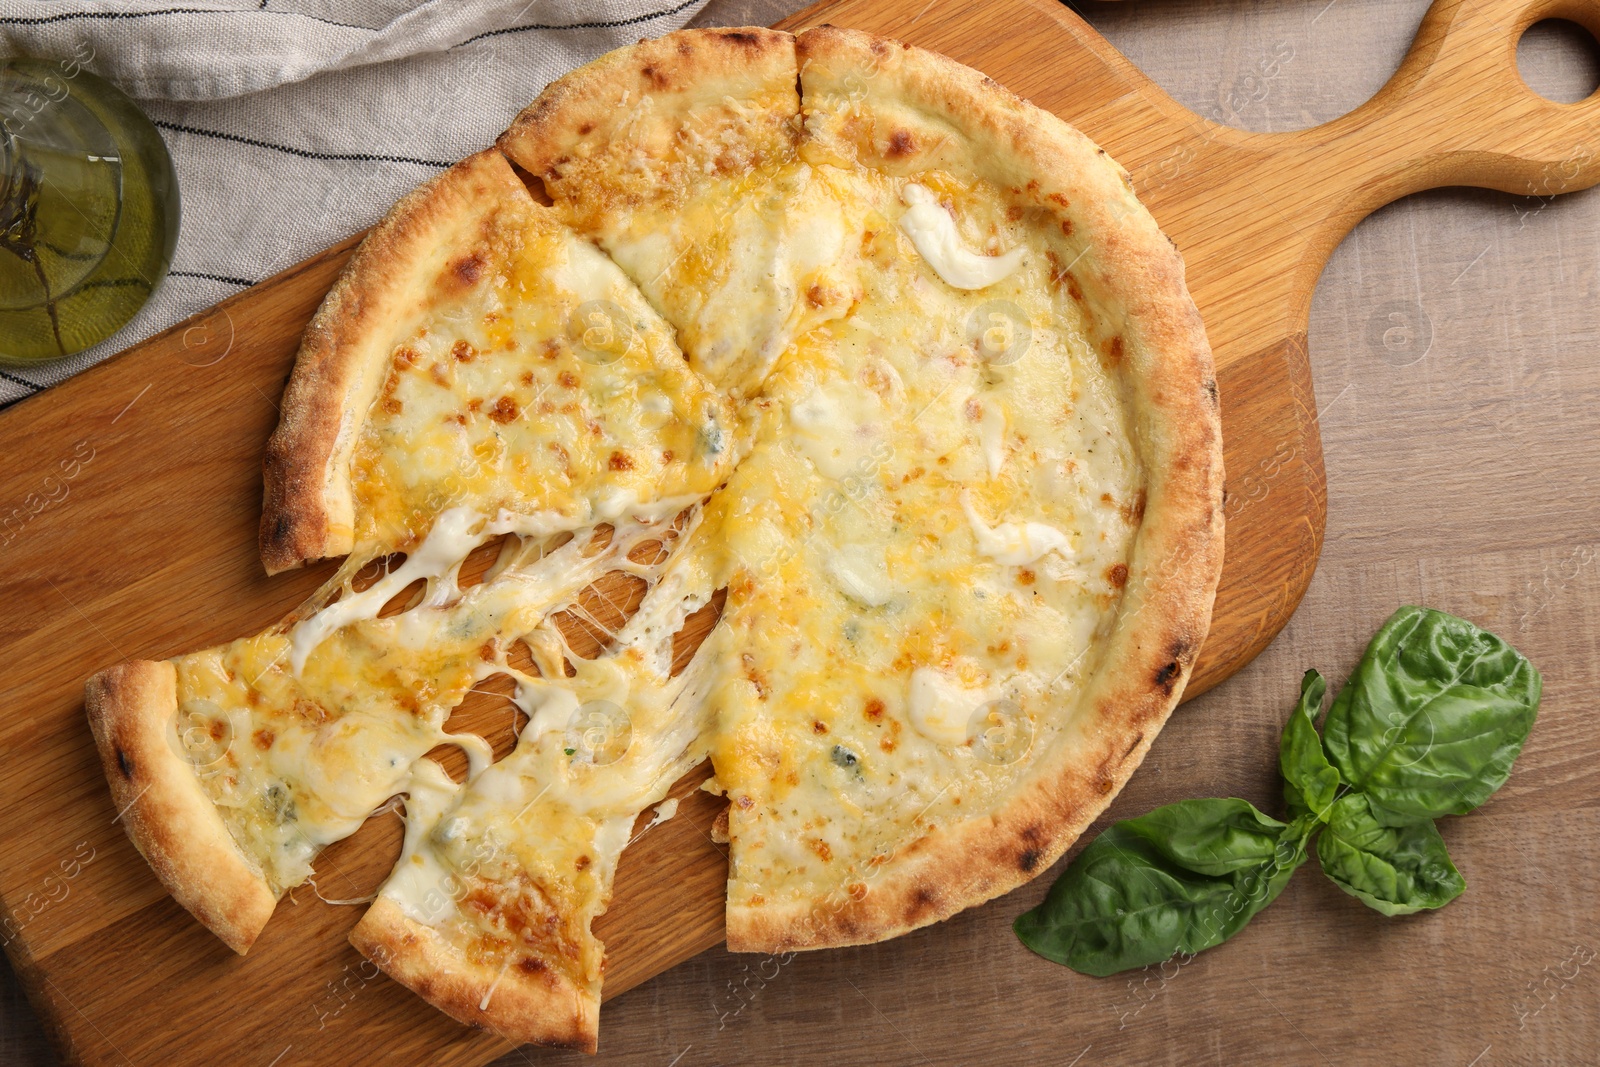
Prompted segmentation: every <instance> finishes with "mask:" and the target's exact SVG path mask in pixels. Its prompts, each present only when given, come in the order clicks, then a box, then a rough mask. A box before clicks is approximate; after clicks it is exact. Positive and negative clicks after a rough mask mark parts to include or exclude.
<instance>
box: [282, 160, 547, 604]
mask: <svg viewBox="0 0 1600 1067" xmlns="http://www.w3.org/2000/svg"><path fill="white" fill-rule="evenodd" d="M507 198H515V199H521V200H524V201H526V200H529V194H528V191H527V189H526V187H525V186H523V184H522V182H521V180H520V179H518V178H517V176H516V173H515V172H514V171H513V170H512V169H511V166H510V164H508V163H507V162H506V159H505V157H504V156H502V155H501V154H500V153H499V152H497V151H494V150H493V149H490V150H487V151H484V152H479V153H478V154H476V155H473V156H468V157H467V158H466V159H464V160H462V161H461V162H460V163H457V164H456V165H455V166H453V167H451V168H450V169H449V170H447V171H445V172H444V173H443V174H440V175H439V176H438V177H436V178H434V179H433V180H432V181H430V182H427V183H426V184H424V185H422V186H420V187H418V188H417V189H416V190H414V191H413V192H411V193H410V194H408V195H407V196H406V197H404V198H403V199H402V200H401V201H400V202H399V203H398V204H396V205H395V206H394V207H393V208H392V209H391V210H390V212H389V214H387V215H385V216H384V218H383V221H382V222H380V223H379V224H378V225H377V226H376V227H375V228H374V229H373V230H372V232H371V233H369V234H368V235H367V237H366V239H365V240H364V241H362V242H361V246H360V248H358V249H357V250H356V254H355V256H354V258H352V259H351V260H350V262H349V264H347V265H346V266H345V269H344V272H343V273H341V274H340V275H339V280H338V281H337V282H335V283H334V286H333V288H332V289H331V290H330V291H329V293H328V296H327V298H326V299H325V300H323V302H322V307H321V308H320V309H319V310H318V311H317V314H316V317H315V318H313V319H312V320H311V323H310V325H308V326H307V327H306V332H305V336H304V338H303V339H302V340H301V343H300V352H299V354H298V355H297V356H296V357H295V365H294V372H293V373H292V374H291V375H290V378H289V384H288V386H287V387H286V388H285V389H284V394H283V404H282V415H281V417H280V419H279V422H278V428H277V430H276V432H274V433H273V435H272V438H271V440H269V441H268V442H267V453H266V458H265V459H264V460H263V462H262V467H263V475H264V480H265V492H264V494H263V501H262V506H261V561H262V562H263V563H264V564H265V565H266V568H267V573H268V574H277V573H279V572H280V571H285V570H289V569H291V568H294V567H299V566H302V565H303V564H305V563H308V562H310V561H312V560H318V559H323V558H326V557H329V556H338V555H343V554H344V553H347V552H349V551H350V549H351V547H352V545H353V541H354V528H355V504H354V499H353V494H352V489H351V481H350V456H351V453H352V452H353V451H354V449H355V445H356V440H357V438H358V437H359V435H360V431H361V426H362V423H363V421H364V419H365V417H366V412H367V409H368V408H369V407H371V405H372V401H373V398H374V397H375V396H376V395H377V392H378V390H379V388H380V387H381V386H382V383H383V378H384V375H385V374H386V373H387V370H388V367H389V365H390V360H391V358H392V355H393V351H392V350H393V347H394V345H395V343H396V342H397V341H398V340H399V339H400V337H401V336H403V334H404V331H405V330H406V328H407V326H408V325H409V324H410V323H411V322H412V321H414V320H415V318H416V317H417V316H418V315H420V314H421V313H422V312H423V311H424V310H425V306H424V302H425V299H426V296H427V293H428V291H429V289H428V284H429V283H430V282H431V281H432V279H433V278H434V277H436V276H437V275H438V274H439V273H440V272H441V271H443V270H444V269H445V268H446V267H447V266H449V265H451V264H454V263H460V264H463V266H462V270H463V271H468V270H469V268H470V266H471V262H472V261H471V253H472V252H473V251H475V243H476V242H477V240H478V239H479V237H480V230H481V222H482V220H483V219H484V218H485V217H486V216H487V215H488V214H490V213H491V212H492V211H493V210H494V208H495V206H496V205H498V204H501V203H504V202H505V200H506V199H507Z"/></svg>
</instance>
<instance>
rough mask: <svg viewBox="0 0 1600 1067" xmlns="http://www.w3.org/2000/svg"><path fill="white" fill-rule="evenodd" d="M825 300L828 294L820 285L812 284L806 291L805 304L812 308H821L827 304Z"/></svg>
mask: <svg viewBox="0 0 1600 1067" xmlns="http://www.w3.org/2000/svg"><path fill="white" fill-rule="evenodd" d="M827 300H828V292H827V290H825V289H823V288H822V286H820V285H816V284H813V285H812V286H811V288H809V289H807V290H806V303H808V304H810V305H811V306H812V307H814V308H819V307H821V306H822V305H823V304H825V303H827Z"/></svg>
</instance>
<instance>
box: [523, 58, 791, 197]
mask: <svg viewBox="0 0 1600 1067" xmlns="http://www.w3.org/2000/svg"><path fill="white" fill-rule="evenodd" d="M795 79H796V68H795V38H794V35H793V34H790V33H786V32H784V31H783V30H770V29H766V28H765V27H760V26H742V27H726V28H718V29H692V30H678V31H676V32H674V33H669V34H666V35H665V36H662V37H658V38H654V39H648V38H647V39H645V40H642V41H640V42H639V43H638V44H635V45H629V46H627V47H625V48H618V49H616V50H615V51H612V52H607V53H606V54H605V55H603V56H600V57H599V58H598V59H595V60H593V61H592V62H589V63H586V64H584V65H583V66H581V67H579V68H577V69H576V70H573V71H571V72H569V73H567V74H564V75H562V76H561V77H560V78H557V79H556V80H555V81H553V82H551V83H550V84H549V85H547V86H546V87H545V89H544V91H543V92H541V93H540V94H539V95H538V97H537V98H536V99H535V100H534V101H533V103H531V104H529V105H528V106H527V107H525V108H523V109H522V111H521V112H520V113H519V114H518V115H517V117H516V119H515V120H513V121H512V123H511V125H510V127H508V128H507V129H506V131H505V132H504V133H503V134H501V135H500V139H499V140H498V141H497V142H496V144H497V145H498V147H499V148H500V150H501V151H502V152H504V153H505V154H506V155H507V156H508V157H510V159H511V161H512V162H513V163H515V164H516V165H517V166H519V167H521V168H522V169H524V170H526V171H528V172H529V173H530V174H532V175H535V176H537V177H540V178H543V177H544V176H545V175H546V174H548V173H549V172H550V171H551V169H552V168H554V167H557V166H559V165H560V164H561V163H563V162H565V159H566V157H567V156H568V154H569V153H570V152H571V151H572V150H573V148H574V147H575V146H577V145H578V144H579V143H580V142H582V141H583V140H584V139H585V138H598V137H600V136H601V135H602V134H604V133H605V132H607V131H608V130H609V129H611V128H614V127H615V125H616V124H617V123H618V122H619V121H623V120H627V119H628V118H629V117H630V113H629V111H628V109H627V106H626V102H627V101H630V100H633V99H639V98H643V97H645V96H649V97H652V98H653V99H654V100H655V102H656V103H657V104H658V105H659V104H666V105H667V106H666V107H663V108H662V109H661V110H660V111H658V112H657V113H656V114H655V115H654V116H652V121H653V122H654V123H656V124H658V125H660V126H661V127H662V128H663V129H666V130H669V131H670V130H675V129H677V128H678V127H679V126H680V125H681V122H680V120H681V119H682V118H683V117H684V116H685V115H688V114H691V113H692V112H693V111H694V110H695V109H696V108H698V107H700V106H702V105H705V104H707V103H712V104H718V103H721V102H722V100H723V99H724V98H726V97H728V96H731V95H748V94H749V93H750V91H751V90H753V89H755V88H757V87H766V88H785V87H786V88H788V89H790V90H791V91H792V90H793V89H794V86H795Z"/></svg>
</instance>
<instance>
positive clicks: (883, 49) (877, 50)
mask: <svg viewBox="0 0 1600 1067" xmlns="http://www.w3.org/2000/svg"><path fill="white" fill-rule="evenodd" d="M870 47H871V49H872V54H873V55H875V56H886V55H888V54H889V42H888V41H885V40H884V39H883V38H881V37H880V38H878V39H877V40H875V41H873V42H872V44H871V46H870Z"/></svg>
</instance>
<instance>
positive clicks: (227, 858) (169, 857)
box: [84, 660, 278, 955]
mask: <svg viewBox="0 0 1600 1067" xmlns="http://www.w3.org/2000/svg"><path fill="white" fill-rule="evenodd" d="M84 700H85V705H86V707H87V710H88V715H89V728H90V730H91V731H92V732H93V733H94V740H95V747H96V748H97V749H98V750H99V752H100V762H101V764H102V765H103V767H104V770H105V776H106V781H107V782H109V783H110V785H111V802H112V804H114V805H115V806H116V810H117V811H118V813H119V816H118V817H119V818H120V819H121V821H122V825H123V829H124V830H126V831H127V834H128V839H129V840H130V841H132V842H133V847H134V848H136V849H137V850H138V851H139V854H140V855H141V856H143V857H144V858H145V860H146V861H147V862H148V863H149V864H150V868H151V870H153V871H154V872H155V874H156V877H157V878H158V879H159V880H160V881H161V884H162V885H163V886H165V887H166V889H167V892H169V893H171V894H172V897H173V899H174V900H176V901H177V902H178V903H179V904H182V905H183V906H184V908H186V909H187V910H188V911H189V912H190V914H192V915H193V916H194V917H195V918H196V919H198V920H199V921H200V922H201V924H202V925H204V926H205V927H206V928H207V929H209V930H210V931H211V932H212V933H214V934H216V935H217V936H218V937H220V938H221V939H222V940H223V941H224V942H225V943H226V944H227V945H228V947H229V948H231V949H233V950H234V951H235V952H237V953H239V954H240V955H244V954H245V953H246V952H248V951H249V949H250V946H251V945H252V944H254V943H255V939H256V935H258V934H259V933H260V932H261V929H262V927H264V926H265V925H266V924H267V920H268V919H270V918H271V917H272V912H273V910H274V909H275V908H276V907H277V906H278V898H277V896H276V895H275V894H274V893H273V892H272V889H271V888H270V887H269V886H268V885H267V882H266V880H265V879H264V878H262V877H261V875H260V874H258V873H257V872H256V870H255V869H254V867H252V866H251V864H250V862H249V861H248V860H247V859H246V858H245V855H244V853H243V852H242V851H241V850H240V848H239V846H238V844H237V843H236V842H235V841H234V839H233V835H232V834H230V833H229V832H228V828H227V826H226V825H225V824H224V823H223V821H222V816H221V815H219V814H218V813H217V809H216V806H215V805H214V804H212V802H211V799H210V798H209V797H207V796H206V794H205V791H204V790H203V789H201V787H200V782H199V780H198V779H197V778H196V777H195V774H194V769H193V768H192V767H191V766H190V765H189V764H188V763H187V762H186V761H185V760H184V759H183V758H182V757H180V756H179V755H178V753H177V752H176V751H174V749H173V746H172V745H171V744H170V743H169V741H168V731H169V728H170V726H171V724H172V720H173V717H174V716H175V715H176V714H177V710H178V700H177V670H176V668H175V667H174V666H173V665H172V664H171V663H170V662H165V661H163V662H155V661H151V660H129V661H127V662H125V663H119V664H117V665H116V666H114V667H108V668H107V669H105V670H103V671H101V672H100V673H98V674H96V675H94V676H93V677H92V678H90V679H89V681H88V682H87V683H86V684H85V686H84Z"/></svg>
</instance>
